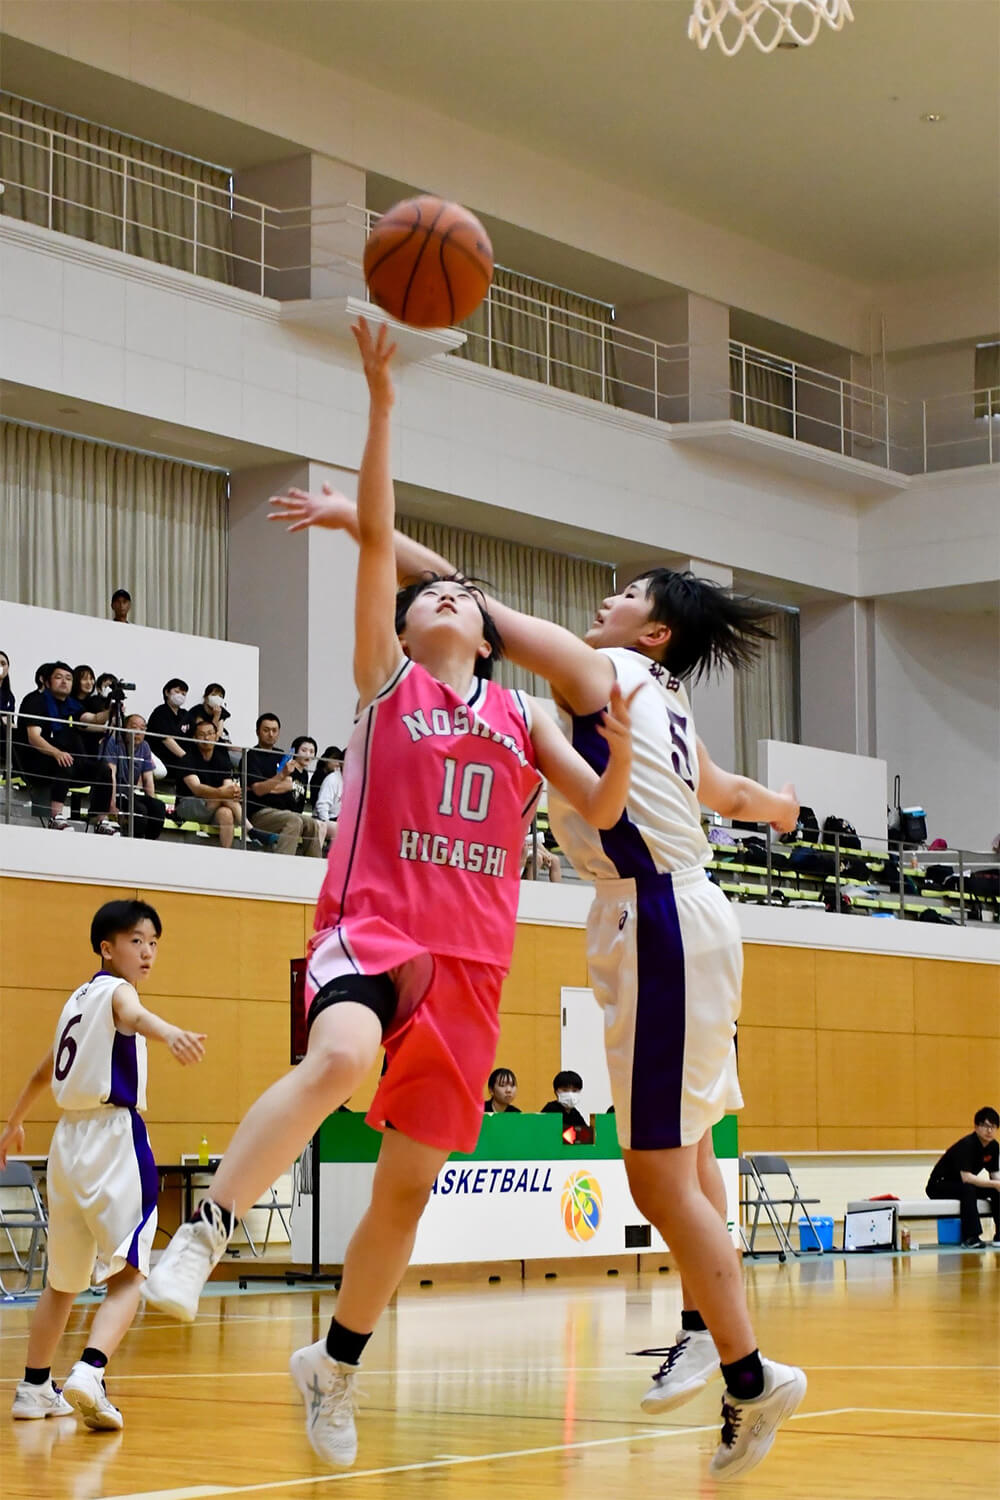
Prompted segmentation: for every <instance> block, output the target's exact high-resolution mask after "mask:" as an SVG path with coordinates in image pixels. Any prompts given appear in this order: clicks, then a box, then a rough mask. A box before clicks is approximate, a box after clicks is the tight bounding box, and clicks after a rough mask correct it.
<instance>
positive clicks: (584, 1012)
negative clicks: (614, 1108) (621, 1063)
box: [560, 988, 611, 1119]
mask: <svg viewBox="0 0 1000 1500" xmlns="http://www.w3.org/2000/svg"><path fill="white" fill-rule="evenodd" d="M560 1055H561V1057H562V1066H563V1067H564V1068H572V1069H573V1070H574V1072H576V1073H579V1074H580V1077H581V1078H582V1079H583V1099H582V1102H581V1104H580V1113H581V1114H582V1115H583V1117H584V1119H586V1118H587V1117H588V1116H589V1115H592V1114H597V1115H602V1114H604V1113H605V1112H606V1110H607V1108H608V1106H609V1105H610V1103H611V1083H610V1081H609V1079H608V1064H607V1060H606V1058H605V1056H604V1013H603V1011H602V1010H601V1008H600V1006H599V1005H598V1004H597V1001H596V1000H595V999H594V992H593V990H584V989H572V988H564V989H563V990H562V1049H561V1053H560Z"/></svg>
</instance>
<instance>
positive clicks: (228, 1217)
mask: <svg viewBox="0 0 1000 1500" xmlns="http://www.w3.org/2000/svg"><path fill="white" fill-rule="evenodd" d="M212 1201H213V1203H214V1202H215V1200H214V1199H213V1200H212ZM207 1202H208V1199H207V1198H203V1199H202V1201H201V1202H200V1203H199V1204H198V1207H197V1208H196V1209H195V1211H194V1213H193V1214H192V1215H191V1217H190V1219H188V1223H189V1224H200V1223H201V1222H202V1221H203V1220H205V1217H206V1216H205V1214H204V1213H203V1212H202V1210H203V1209H204V1207H205V1204H206V1203H207ZM215 1207H216V1209H217V1210H218V1214H219V1218H220V1219H221V1220H222V1222H223V1224H224V1225H225V1229H226V1233H227V1234H232V1232H233V1211H232V1209H231V1208H223V1206H222V1204H221V1203H216V1204H215Z"/></svg>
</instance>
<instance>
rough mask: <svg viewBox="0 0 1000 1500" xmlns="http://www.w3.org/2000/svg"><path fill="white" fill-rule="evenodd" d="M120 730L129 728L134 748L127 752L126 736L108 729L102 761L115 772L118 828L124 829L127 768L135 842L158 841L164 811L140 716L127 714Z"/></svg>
mask: <svg viewBox="0 0 1000 1500" xmlns="http://www.w3.org/2000/svg"><path fill="white" fill-rule="evenodd" d="M122 727H123V728H124V729H133V730H135V731H136V733H135V734H134V735H133V736H132V741H133V744H134V746H135V749H134V760H133V752H132V751H130V749H129V736H128V735H127V734H121V733H120V732H119V731H118V730H112V732H111V734H109V735H108V737H107V740H106V741H105V745H104V749H103V751H102V758H103V759H104V760H106V761H108V762H109V764H110V765H112V766H113V767H114V769H115V773H116V774H115V784H116V786H117V789H118V790H117V797H118V822H119V826H120V827H122V828H123V829H125V830H126V831H127V829H128V806H129V796H128V783H129V769H130V763H131V769H132V773H133V779H134V782H135V787H136V790H135V792H134V793H133V797H132V817H133V821H134V826H135V837H136V838H137V839H158V838H159V837H160V834H161V833H162V832H163V820H164V818H165V817H166V815H167V809H166V807H165V806H164V804H163V803H162V802H161V801H160V799H159V797H158V796H157V795H156V788H155V786H154V784H153V764H154V762H153V753H152V751H151V750H150V748H149V746H148V745H147V744H146V721H145V719H144V718H143V717H142V714H129V716H128V718H127V719H126V720H125V723H124V725H123V726H122Z"/></svg>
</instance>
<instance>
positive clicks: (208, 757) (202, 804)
mask: <svg viewBox="0 0 1000 1500" xmlns="http://www.w3.org/2000/svg"><path fill="white" fill-rule="evenodd" d="M194 740H195V743H194V744H193V745H191V746H190V747H189V749H188V753H187V755H186V756H185V757H184V761H183V764H182V765H181V766H180V768H179V770H178V778H179V782H180V785H181V786H183V788H184V790H183V793H182V795H181V796H179V797H178V798H177V807H176V809H175V812H174V817H175V818H176V820H177V822H178V823H214V824H215V825H216V827H217V828H218V830H219V846H220V848H223V849H231V848H232V847H233V828H234V827H236V828H238V827H239V825H240V822H241V820H242V814H241V808H240V789H239V786H238V784H237V783H236V782H235V781H234V780H233V768H232V766H231V765H230V764H229V756H228V754H227V752H226V751H225V750H224V749H223V747H222V746H221V745H220V744H219V743H218V732H217V730H216V728H215V725H214V724H213V723H212V722H211V721H210V720H209V719H200V720H199V721H198V723H197V724H196V725H195V726H194Z"/></svg>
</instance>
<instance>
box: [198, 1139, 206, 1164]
mask: <svg viewBox="0 0 1000 1500" xmlns="http://www.w3.org/2000/svg"><path fill="white" fill-rule="evenodd" d="M198 1165H199V1167H207V1166H208V1136H207V1135H203V1136H202V1138H201V1145H200V1146H199V1147H198Z"/></svg>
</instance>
